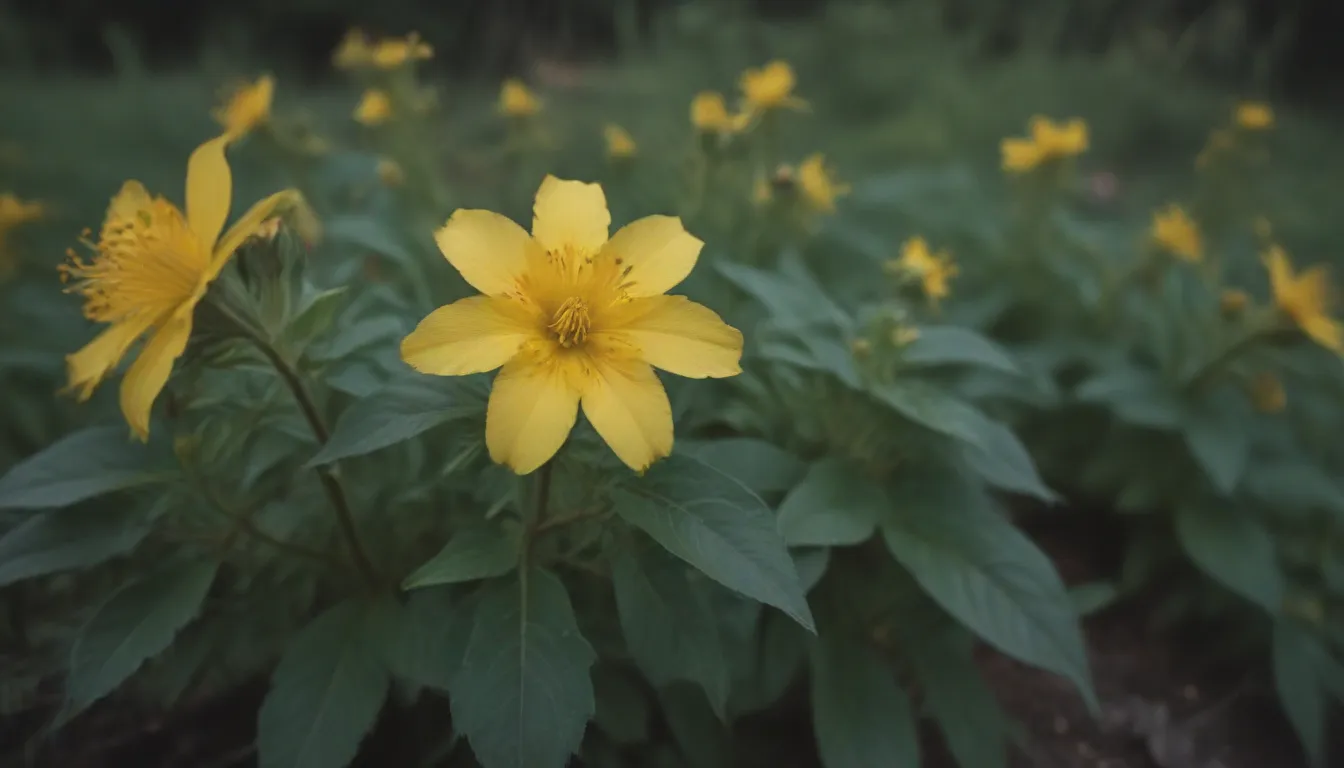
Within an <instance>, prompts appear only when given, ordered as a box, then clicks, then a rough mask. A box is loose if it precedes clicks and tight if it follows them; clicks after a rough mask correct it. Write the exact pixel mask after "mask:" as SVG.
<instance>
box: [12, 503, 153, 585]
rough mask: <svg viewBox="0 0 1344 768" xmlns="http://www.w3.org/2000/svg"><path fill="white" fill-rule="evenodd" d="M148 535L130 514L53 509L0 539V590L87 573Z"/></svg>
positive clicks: (125, 511) (144, 528) (108, 511)
mask: <svg viewBox="0 0 1344 768" xmlns="http://www.w3.org/2000/svg"><path fill="white" fill-rule="evenodd" d="M147 533H149V526H147V525H145V523H144V521H143V519H142V518H141V515H139V514H138V513H137V512H135V511H133V510H125V509H121V510H106V509H100V510H90V509H82V508H78V507H76V508H72V509H54V510H51V511H48V512H44V513H41V514H35V515H33V516H32V517H30V518H28V519H27V520H24V521H23V522H22V523H19V524H18V525H16V526H14V527H13V528H12V529H10V530H9V532H8V533H6V534H5V536H4V538H0V586H4V585H6V584H12V583H14V582H16V581H19V580H21V579H31V578H33V577H35V576H45V575H47V574H49V573H57V572H59V571H66V570H70V569H72V568H88V567H90V566H94V565H98V564H99V563H102V562H104V561H106V560H108V559H110V558H113V557H116V556H117V555H124V554H126V553H127V552H130V551H131V550H132V549H135V547H136V545H137V544H139V543H140V542H141V541H142V540H143V539H144V538H145V534H147Z"/></svg>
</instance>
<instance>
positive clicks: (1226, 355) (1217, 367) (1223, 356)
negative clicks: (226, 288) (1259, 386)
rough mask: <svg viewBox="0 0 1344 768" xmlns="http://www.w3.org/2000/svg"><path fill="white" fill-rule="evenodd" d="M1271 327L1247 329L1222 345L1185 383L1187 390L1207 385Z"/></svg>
mask: <svg viewBox="0 0 1344 768" xmlns="http://www.w3.org/2000/svg"><path fill="white" fill-rule="evenodd" d="M1274 330H1275V329H1274V328H1273V327H1258V328H1254V329H1252V330H1249V331H1247V332H1246V333H1245V334H1244V335H1242V336H1241V337H1240V338H1238V339H1236V340H1234V341H1233V342H1231V343H1230V344H1228V345H1226V346H1224V347H1223V348H1222V349H1221V350H1219V351H1218V353H1217V354H1215V355H1214V356H1213V358H1212V359H1210V360H1209V361H1208V362H1207V363H1205V364H1204V366H1203V367H1202V368H1200V369H1199V371H1197V372H1196V373H1195V375H1194V376H1192V377H1191V378H1190V381H1189V382H1188V383H1187V384H1186V385H1185V389H1186V391H1187V392H1199V391H1201V390H1203V389H1204V388H1205V387H1207V386H1209V384H1211V383H1212V382H1213V380H1214V379H1215V378H1217V377H1218V375H1219V374H1221V373H1222V372H1223V370H1224V369H1225V368H1227V366H1228V365H1230V364H1231V363H1232V361H1233V360H1235V359H1237V358H1238V357H1240V356H1241V354H1242V353H1243V352H1245V351H1246V350H1247V349H1249V348H1250V347H1252V346H1254V345H1255V344H1256V343H1257V342H1259V341H1261V340H1262V339H1264V338H1265V336H1267V335H1269V334H1271V333H1273V332H1274Z"/></svg>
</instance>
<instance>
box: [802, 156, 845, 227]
mask: <svg viewBox="0 0 1344 768" xmlns="http://www.w3.org/2000/svg"><path fill="white" fill-rule="evenodd" d="M798 186H799V187H801V188H802V190H803V197H805V198H806V199H807V202H808V205H810V206H811V207H812V208H813V210H817V211H820V212H822V213H834V212H835V199H836V198H837V197H840V196H841V195H847V194H849V192H850V186H849V185H848V184H841V183H839V182H838V181H836V180H835V178H834V177H832V176H831V175H830V173H829V172H828V171H827V170H826V160H825V158H824V157H823V156H822V155H821V153H819V152H818V153H817V154H814V155H810V156H809V157H808V158H807V159H806V160H803V162H802V163H801V164H799V166H798Z"/></svg>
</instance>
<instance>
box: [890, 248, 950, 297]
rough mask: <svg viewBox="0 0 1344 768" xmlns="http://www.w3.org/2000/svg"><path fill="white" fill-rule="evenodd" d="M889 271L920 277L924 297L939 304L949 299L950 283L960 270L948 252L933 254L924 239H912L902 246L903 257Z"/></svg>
mask: <svg viewBox="0 0 1344 768" xmlns="http://www.w3.org/2000/svg"><path fill="white" fill-rule="evenodd" d="M888 271H903V272H905V273H907V274H910V275H914V276H915V277H918V278H919V280H920V283H921V287H922V288H923V290H924V295H925V296H927V297H929V298H930V299H932V300H933V301H934V302H935V303H937V302H938V301H939V300H941V299H945V298H947V295H948V293H949V292H950V288H949V287H948V282H949V281H950V280H951V279H952V278H953V277H956V276H957V273H958V272H960V270H959V269H958V268H957V265H956V264H954V263H953V262H952V257H951V255H949V254H948V253H947V251H938V252H936V253H935V252H933V251H931V250H929V244H928V242H927V241H926V240H925V239H924V238H922V237H912V238H910V239H909V240H906V241H905V243H904V244H903V245H902V246H901V256H900V258H899V259H898V260H897V261H896V262H895V264H894V265H893V267H890V268H889V269H888Z"/></svg>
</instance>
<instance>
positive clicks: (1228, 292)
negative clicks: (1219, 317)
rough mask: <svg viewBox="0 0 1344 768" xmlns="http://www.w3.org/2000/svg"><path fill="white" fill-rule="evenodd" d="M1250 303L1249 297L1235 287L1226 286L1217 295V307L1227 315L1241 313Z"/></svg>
mask: <svg viewBox="0 0 1344 768" xmlns="http://www.w3.org/2000/svg"><path fill="white" fill-rule="evenodd" d="M1250 303H1251V297H1250V296H1248V295H1246V292H1245V291H1242V290H1238V289H1236V288H1227V289H1225V290H1224V291H1223V292H1222V295H1220V296H1219V297H1218V309H1219V311H1221V312H1222V313H1223V314H1224V315H1226V316H1228V317H1233V316H1236V315H1239V314H1241V313H1242V312H1243V311H1244V310H1245V309H1246V307H1247V306H1248V305H1249V304H1250Z"/></svg>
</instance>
